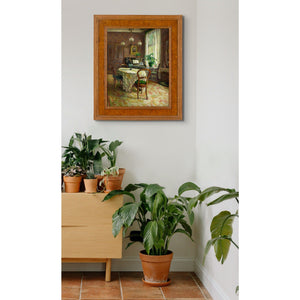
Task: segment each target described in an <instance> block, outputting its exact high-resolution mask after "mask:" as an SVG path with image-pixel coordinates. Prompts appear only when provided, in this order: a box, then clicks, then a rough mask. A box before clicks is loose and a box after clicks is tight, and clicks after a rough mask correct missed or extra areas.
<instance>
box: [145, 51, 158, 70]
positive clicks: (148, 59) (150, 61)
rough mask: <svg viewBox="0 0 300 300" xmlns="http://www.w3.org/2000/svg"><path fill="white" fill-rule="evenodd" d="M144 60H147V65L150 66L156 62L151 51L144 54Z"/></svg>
mask: <svg viewBox="0 0 300 300" xmlns="http://www.w3.org/2000/svg"><path fill="white" fill-rule="evenodd" d="M145 59H146V61H148V65H149V67H150V68H152V67H153V65H154V64H155V63H156V61H157V59H156V58H155V57H154V54H153V53H150V54H148V55H146V56H145Z"/></svg>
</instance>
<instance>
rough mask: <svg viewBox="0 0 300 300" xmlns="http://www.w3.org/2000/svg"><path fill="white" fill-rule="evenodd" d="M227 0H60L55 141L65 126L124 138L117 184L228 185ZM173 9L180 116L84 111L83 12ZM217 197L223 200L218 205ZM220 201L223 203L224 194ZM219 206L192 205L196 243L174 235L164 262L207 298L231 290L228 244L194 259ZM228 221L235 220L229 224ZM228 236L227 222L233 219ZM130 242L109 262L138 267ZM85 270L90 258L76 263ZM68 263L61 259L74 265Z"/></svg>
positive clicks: (233, 109)
mask: <svg viewBox="0 0 300 300" xmlns="http://www.w3.org/2000/svg"><path fill="white" fill-rule="evenodd" d="M237 6H238V4H237V0H226V1H223V0H198V1H197V0H185V1H183V0H164V1H161V0H152V1H141V0H127V1H123V0H111V1H109V2H108V1H99V0H85V1H83V0H81V1H79V0H62V144H63V145H65V144H67V142H68V140H69V138H70V136H71V135H72V134H73V133H74V132H75V131H78V132H83V131H85V132H87V133H89V134H92V135H93V136H94V137H103V138H105V139H109V140H113V139H120V140H122V141H124V144H123V145H122V147H121V148H120V151H119V165H120V166H121V167H125V168H126V169H127V173H126V175H125V177H124V186H125V185H126V184H128V183H134V182H148V183H154V182H156V183H159V184H161V185H163V186H165V187H166V192H167V193H168V194H169V195H173V194H175V193H176V191H177V188H178V186H179V185H180V184H182V183H183V182H185V181H189V180H191V181H194V182H197V183H198V184H199V185H200V186H201V187H202V188H205V187H207V186H210V185H220V186H226V187H235V188H237V186H238V140H237V139H238V103H237V76H238V70H237V67H238V66H237V61H238V53H237V51H238V41H237V39H238V32H237V30H238V29H237V28H238V27H237V26H238V24H237V15H238V12H237ZM94 14H155V15H157V14H181V15H183V16H184V20H183V26H184V29H183V108H184V120H183V121H164V122H163V121H135V122H133V121H132V122H131V121H123V122H121V121H94V120H93V15H94ZM226 205H227V206H226ZM226 205H225V206H226V207H229V209H230V208H232V207H231V206H230V203H226ZM221 208H224V207H221V206H220V208H217V207H216V208H212V209H206V208H205V207H202V208H201V209H199V211H197V214H196V223H195V226H194V233H195V240H196V243H192V242H190V241H189V240H188V239H187V238H185V236H180V235H178V236H177V237H176V238H175V240H173V242H172V243H171V249H172V250H174V252H175V257H174V261H173V262H172V269H173V270H182V271H184V270H188V271H191V270H194V264H193V263H194V258H196V259H195V271H196V272H197V274H198V275H199V276H200V277H201V279H202V280H203V282H204V284H205V285H206V287H207V288H208V289H209V291H210V293H211V294H212V296H213V297H214V299H215V300H218V299H236V296H235V295H234V289H235V286H236V285H237V283H238V266H237V262H238V253H237V251H236V250H235V249H233V248H232V249H231V250H232V251H231V252H230V254H229V257H228V259H227V261H226V262H225V264H224V265H222V266H221V265H220V264H219V263H218V262H217V261H216V259H215V257H214V256H213V253H212V252H211V253H210V254H209V255H208V257H207V261H206V264H205V266H204V267H203V266H202V265H201V260H202V253H203V248H204V246H205V242H206V240H207V239H208V238H209V235H208V233H209V224H210V221H211V218H212V216H213V215H214V214H215V213H216V212H217V211H218V210H220V209H221ZM236 227H237V226H236ZM234 230H235V236H234V238H235V239H236V240H237V228H234ZM137 250H138V247H135V246H133V247H132V248H129V249H128V250H124V251H123V259H122V260H121V261H114V262H113V268H114V269H118V270H129V269H130V268H131V269H132V270H134V269H136V268H139V269H140V264H139V262H138V257H137V253H138V251H137ZM79 267H80V268H81V269H83V270H93V269H96V268H98V267H96V266H95V265H93V264H82V265H80V266H79ZM75 268H78V266H77V265H67V266H66V265H64V269H75Z"/></svg>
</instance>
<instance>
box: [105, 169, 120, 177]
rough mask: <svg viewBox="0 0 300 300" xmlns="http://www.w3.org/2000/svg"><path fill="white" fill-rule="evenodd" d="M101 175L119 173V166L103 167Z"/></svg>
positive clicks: (115, 174)
mask: <svg viewBox="0 0 300 300" xmlns="http://www.w3.org/2000/svg"><path fill="white" fill-rule="evenodd" d="M101 175H107V176H109V175H111V176H117V175H119V168H118V167H111V168H105V169H104V170H102V172H101Z"/></svg>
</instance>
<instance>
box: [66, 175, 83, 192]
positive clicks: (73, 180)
mask: <svg viewBox="0 0 300 300" xmlns="http://www.w3.org/2000/svg"><path fill="white" fill-rule="evenodd" d="M81 180H82V176H74V177H70V176H64V183H65V192H66V193H78V192H79V190H80V183H81Z"/></svg>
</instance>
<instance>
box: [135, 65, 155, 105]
mask: <svg viewBox="0 0 300 300" xmlns="http://www.w3.org/2000/svg"><path fill="white" fill-rule="evenodd" d="M136 75H137V77H138V79H137V81H136V82H135V83H134V85H135V87H136V91H137V98H138V99H139V93H140V92H141V93H142V92H143V89H145V93H146V100H148V93H147V87H148V81H149V77H150V75H151V71H150V70H149V69H140V70H138V71H137V73H136Z"/></svg>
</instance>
